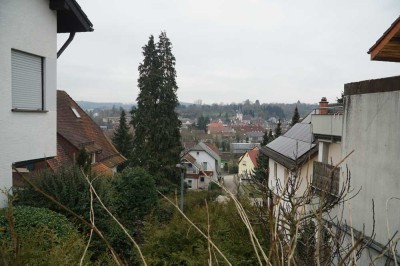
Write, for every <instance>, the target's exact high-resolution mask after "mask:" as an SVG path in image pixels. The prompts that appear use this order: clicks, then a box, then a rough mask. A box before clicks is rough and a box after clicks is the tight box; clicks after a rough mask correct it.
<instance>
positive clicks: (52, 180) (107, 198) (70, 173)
mask: <svg viewBox="0 0 400 266" xmlns="http://www.w3.org/2000/svg"><path fill="white" fill-rule="evenodd" d="M89 179H90V180H92V179H93V182H92V183H93V187H94V188H95V190H96V192H97V193H98V195H99V196H100V198H101V200H102V201H103V202H104V204H105V205H106V206H107V207H108V208H109V209H110V210H111V212H115V211H114V210H113V208H112V196H113V191H112V185H111V182H110V180H109V179H108V178H106V177H95V178H94V177H91V176H89ZM31 180H32V182H33V183H34V184H35V185H36V186H37V187H38V188H39V189H40V190H42V191H43V192H44V193H46V194H48V195H49V196H51V197H53V198H54V199H55V200H57V201H58V202H60V203H61V204H63V205H64V206H65V207H67V208H69V209H70V210H72V211H73V212H75V213H76V214H78V215H79V216H81V217H83V218H84V219H85V220H86V221H89V217H90V215H89V213H90V191H89V184H88V182H87V180H86V177H85V175H84V174H83V172H82V171H81V169H80V168H79V167H77V166H70V167H62V168H59V169H58V170H57V171H56V172H51V171H48V170H45V171H41V172H38V173H37V174H36V175H35V176H33V177H32V178H31ZM14 194H15V195H17V200H16V201H15V204H16V205H26V206H33V207H43V208H48V209H50V210H53V211H55V212H58V213H61V214H63V215H65V216H66V217H67V218H68V219H69V220H70V221H72V222H73V223H74V224H75V225H76V226H77V227H79V228H80V231H81V232H82V233H84V234H87V233H88V231H89V228H88V227H87V226H85V225H83V224H82V222H81V221H80V220H79V219H77V218H76V217H74V216H73V215H71V214H70V213H68V212H66V211H65V210H64V209H63V208H61V207H59V206H58V205H57V204H55V203H54V202H52V201H50V200H49V199H48V198H46V197H45V196H43V195H42V194H41V193H40V192H38V191H36V190H35V189H34V188H33V187H30V186H28V187H26V188H22V189H15V190H14ZM93 207H94V214H95V221H96V226H97V227H98V228H99V229H100V231H102V232H103V234H104V235H105V236H106V237H110V238H113V233H114V231H111V230H109V228H110V224H112V223H114V221H113V220H112V218H111V217H110V216H109V215H108V214H107V213H106V211H105V210H104V209H103V208H102V207H101V205H100V203H99V201H98V200H97V199H94V201H93ZM90 248H91V251H92V253H93V258H94V259H97V258H98V257H99V256H102V254H103V253H104V252H106V251H107V248H106V246H105V244H104V243H103V241H101V240H100V239H99V237H97V236H96V235H95V236H94V238H93V242H92V244H91V247H90ZM117 252H118V253H119V254H121V257H124V254H125V253H130V252H131V251H130V249H129V250H128V251H126V250H117ZM127 257H129V258H130V254H129V255H127Z"/></svg>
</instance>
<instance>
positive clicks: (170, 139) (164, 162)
mask: <svg viewBox="0 0 400 266" xmlns="http://www.w3.org/2000/svg"><path fill="white" fill-rule="evenodd" d="M157 48H158V55H159V57H160V63H161V72H162V73H161V74H162V84H161V88H160V100H159V106H158V107H159V108H158V110H157V113H158V123H157V125H158V128H157V129H156V130H157V132H158V134H157V136H159V137H160V138H159V139H156V143H157V144H158V145H159V151H157V154H158V156H159V163H160V165H159V166H161V168H162V169H159V170H161V171H162V173H163V174H164V175H165V177H170V178H172V177H174V178H172V180H174V179H176V178H177V175H178V172H177V171H176V170H177V169H176V164H177V163H179V161H180V153H181V151H182V150H183V147H182V143H181V133H180V127H181V121H180V120H179V119H178V114H177V113H176V111H175V110H176V108H177V107H178V106H179V101H178V97H177V95H176V92H177V90H178V85H177V84H176V70H175V56H174V55H173V54H172V43H171V41H170V40H169V38H168V37H167V34H166V32H165V31H163V32H161V34H160V35H159V42H158V44H157ZM160 132H161V133H162V134H160ZM160 151H161V153H160ZM176 181H177V180H176Z"/></svg>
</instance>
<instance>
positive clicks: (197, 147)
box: [189, 142, 221, 161]
mask: <svg viewBox="0 0 400 266" xmlns="http://www.w3.org/2000/svg"><path fill="white" fill-rule="evenodd" d="M189 151H205V152H207V153H208V154H210V155H211V157H213V158H214V159H215V160H217V161H221V157H220V156H219V155H218V154H217V153H216V152H214V151H213V150H212V149H211V148H210V147H208V146H207V144H205V143H204V142H199V143H198V144H196V145H194V146H193V147H191V148H190V149H189Z"/></svg>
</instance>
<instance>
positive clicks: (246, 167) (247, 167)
mask: <svg viewBox="0 0 400 266" xmlns="http://www.w3.org/2000/svg"><path fill="white" fill-rule="evenodd" d="M243 156H244V157H243V158H242V160H241V161H240V163H239V170H238V174H239V175H240V176H243V177H245V178H246V174H247V175H250V174H251V173H252V172H253V169H254V164H253V161H252V160H251V158H250V156H249V154H248V153H246V154H244V155H243Z"/></svg>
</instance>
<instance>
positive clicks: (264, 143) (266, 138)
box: [261, 130, 270, 146]
mask: <svg viewBox="0 0 400 266" xmlns="http://www.w3.org/2000/svg"><path fill="white" fill-rule="evenodd" d="M269 142H270V139H269V134H268V130H266V131H265V132H264V136H263V141H262V143H261V145H262V146H265V145H267V144H268V143H269Z"/></svg>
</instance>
